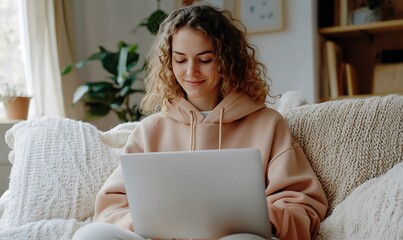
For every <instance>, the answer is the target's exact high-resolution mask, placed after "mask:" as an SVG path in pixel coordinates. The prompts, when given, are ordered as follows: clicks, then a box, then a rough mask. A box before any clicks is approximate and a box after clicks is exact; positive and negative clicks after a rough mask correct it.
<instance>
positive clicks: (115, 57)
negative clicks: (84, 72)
mask: <svg viewBox="0 0 403 240" xmlns="http://www.w3.org/2000/svg"><path fill="white" fill-rule="evenodd" d="M157 3H158V8H157V10H156V11H154V12H153V13H151V15H150V16H149V17H148V18H146V19H144V21H142V22H141V23H140V24H139V26H141V27H146V28H147V29H148V31H149V32H150V33H151V34H156V33H157V31H158V29H159V25H160V24H161V22H162V21H163V20H164V19H165V18H166V17H167V14H166V13H165V12H163V11H162V10H160V0H157ZM137 47H138V46H137V44H127V43H125V42H123V41H120V42H119V43H118V44H117V48H118V49H117V51H109V50H107V49H106V48H105V47H103V46H100V47H99V51H98V52H96V53H94V54H92V55H91V56H89V57H88V58H87V59H84V60H82V61H79V62H78V63H76V64H74V65H69V66H67V67H65V68H64V70H63V71H62V75H66V74H68V73H69V72H71V70H72V69H73V68H82V67H84V66H86V65H87V64H88V63H89V62H92V61H99V62H100V63H101V64H102V67H103V68H104V70H106V71H107V72H108V73H109V74H110V75H109V76H108V77H107V78H106V79H105V80H102V81H97V82H94V81H89V82H86V83H84V84H81V85H80V86H79V87H78V88H77V89H76V91H75V93H74V96H73V101H72V102H73V105H74V104H77V103H78V102H82V103H84V108H85V110H86V115H85V120H91V119H94V118H99V117H103V116H106V115H107V114H108V113H109V112H110V111H112V112H114V113H116V115H117V117H118V118H119V120H120V121H122V122H129V121H136V120H139V119H140V118H141V117H142V115H141V113H140V111H139V107H138V106H137V104H133V105H132V103H131V102H130V97H131V96H132V95H133V94H139V93H142V92H143V89H139V88H137V89H136V88H134V85H135V83H136V82H137V81H138V80H141V79H140V78H139V74H140V73H142V72H143V71H144V70H145V65H143V66H138V63H139V54H138V53H137Z"/></svg>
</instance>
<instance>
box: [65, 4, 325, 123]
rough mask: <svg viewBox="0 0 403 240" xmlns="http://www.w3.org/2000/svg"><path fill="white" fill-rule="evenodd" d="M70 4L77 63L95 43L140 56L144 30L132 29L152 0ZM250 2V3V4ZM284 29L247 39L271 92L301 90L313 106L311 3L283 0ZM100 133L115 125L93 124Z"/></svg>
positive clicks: (146, 42) (146, 41) (147, 39)
mask: <svg viewBox="0 0 403 240" xmlns="http://www.w3.org/2000/svg"><path fill="white" fill-rule="evenodd" d="M72 1H73V5H74V15H75V27H76V32H75V34H76V48H77V59H83V58H86V57H88V56H89V55H91V54H92V53H94V52H96V51H97V50H98V49H97V48H98V46H99V45H102V46H104V47H106V48H107V49H109V50H114V49H116V43H117V42H118V41H119V40H125V41H126V42H128V43H138V44H139V52H140V56H141V57H144V56H145V54H146V52H147V50H148V47H149V46H150V43H151V41H152V36H151V35H150V34H149V33H148V31H147V30H146V29H144V28H139V29H137V31H136V32H133V30H134V29H135V28H136V26H137V25H138V23H140V22H141V21H142V20H143V19H144V18H146V17H147V16H149V14H150V13H151V12H153V11H155V10H156V8H157V3H156V2H157V1H156V0H154V1H153V0H151V1H150V0H114V1H112V0H85V1H82V0H72ZM252 1H254V0H252ZM283 1H284V7H285V9H284V14H285V18H284V21H285V26H284V30H283V31H278V32H270V33H261V34H255V35H250V41H251V42H252V43H253V44H255V45H256V47H257V48H258V50H259V54H260V58H261V60H262V61H263V63H264V64H265V65H266V66H267V68H268V72H269V77H270V78H271V79H272V93H273V94H280V93H284V92H285V91H289V90H296V91H301V92H302V93H303V95H304V96H305V97H306V98H307V100H308V102H311V103H313V102H316V100H317V98H318V90H317V89H318V87H317V85H318V84H317V72H318V71H317V64H316V59H317V58H316V54H317V48H316V46H317V43H316V41H317V40H316V38H317V34H316V0H283ZM161 8H162V9H163V10H164V11H166V12H168V13H169V12H170V11H172V10H173V9H174V8H175V0H162V1H161ZM79 76H80V78H81V81H83V82H85V81H87V80H91V79H93V80H101V79H102V78H103V77H104V76H105V73H104V72H103V70H102V68H101V67H100V66H98V65H97V64H93V65H91V66H88V67H86V68H85V69H82V70H81V71H79ZM93 123H94V124H95V125H96V126H97V127H99V128H100V129H104V130H106V129H109V128H111V127H113V126H114V125H116V124H117V123H118V122H117V120H116V117H115V116H114V115H111V116H108V118H104V119H102V120H100V121H95V122H93Z"/></svg>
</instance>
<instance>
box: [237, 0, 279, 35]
mask: <svg viewBox="0 0 403 240" xmlns="http://www.w3.org/2000/svg"><path fill="white" fill-rule="evenodd" d="M283 7H284V6H283V0H253V1H250V0H235V5H234V8H235V9H234V10H235V16H236V17H237V18H238V19H239V20H241V21H242V23H243V24H244V25H245V27H246V30H247V33H251V34H253V33H263V32H270V31H278V30H282V29H283V17H284V16H283V11H284V10H283Z"/></svg>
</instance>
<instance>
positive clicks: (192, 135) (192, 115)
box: [189, 108, 224, 151]
mask: <svg viewBox="0 0 403 240" xmlns="http://www.w3.org/2000/svg"><path fill="white" fill-rule="evenodd" d="M189 115H190V131H189V132H190V134H189V143H190V145H189V148H190V149H189V150H190V151H193V150H194V149H195V135H196V134H195V133H196V124H195V113H194V112H193V111H190V112H189ZM223 116H224V108H221V110H220V122H219V125H218V149H221V138H222V121H223Z"/></svg>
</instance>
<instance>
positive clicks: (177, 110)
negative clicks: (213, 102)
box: [166, 93, 266, 124]
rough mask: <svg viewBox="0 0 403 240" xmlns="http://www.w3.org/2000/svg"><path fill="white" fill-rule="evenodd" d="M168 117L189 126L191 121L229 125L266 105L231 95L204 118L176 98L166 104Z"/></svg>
mask: <svg viewBox="0 0 403 240" xmlns="http://www.w3.org/2000/svg"><path fill="white" fill-rule="evenodd" d="M166 106H167V110H168V115H169V116H170V117H171V118H173V119H175V120H176V121H178V122H183V123H187V124H190V123H191V121H192V118H193V121H194V122H195V123H196V124H200V123H219V122H220V118H222V119H221V120H222V123H231V122H233V121H236V120H238V119H240V118H243V117H245V116H247V115H249V114H251V113H253V112H255V111H257V110H259V109H262V108H266V104H264V103H257V102H255V101H253V100H252V99H251V98H250V97H249V96H247V95H242V94H237V93H231V94H230V95H228V96H227V97H225V98H224V99H223V100H222V101H221V102H220V103H219V104H218V105H217V106H216V107H215V108H214V109H213V110H212V111H211V112H210V113H209V114H208V116H207V117H204V116H203V114H201V112H200V111H199V110H198V109H197V108H196V107H194V106H193V105H192V104H191V103H190V102H189V101H188V100H186V99H184V98H182V97H178V98H176V99H174V100H172V101H171V102H169V101H167V102H166Z"/></svg>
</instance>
